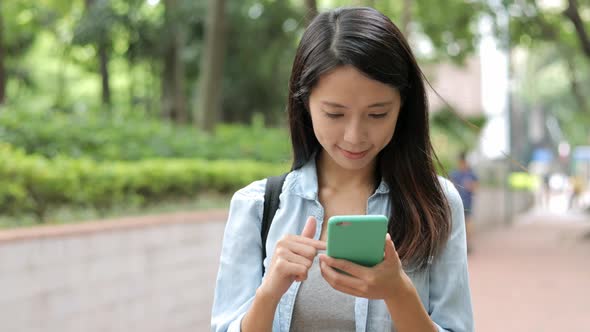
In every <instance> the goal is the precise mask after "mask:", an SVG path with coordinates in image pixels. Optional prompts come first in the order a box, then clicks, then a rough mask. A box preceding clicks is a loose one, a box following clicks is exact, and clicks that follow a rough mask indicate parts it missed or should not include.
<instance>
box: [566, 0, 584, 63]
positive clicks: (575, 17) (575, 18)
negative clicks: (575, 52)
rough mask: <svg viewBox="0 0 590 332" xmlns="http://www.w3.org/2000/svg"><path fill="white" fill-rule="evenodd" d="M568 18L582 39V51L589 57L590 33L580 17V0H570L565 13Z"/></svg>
mask: <svg viewBox="0 0 590 332" xmlns="http://www.w3.org/2000/svg"><path fill="white" fill-rule="evenodd" d="M563 14H564V15H565V16H567V18H569V19H570V21H572V23H573V24H574V27H575V28H576V34H577V35H578V39H579V40H580V45H581V47H582V51H584V54H585V55H586V57H587V58H590V37H588V33H587V32H586V27H585V26H584V22H583V21H582V18H581V17H580V12H579V10H578V1H577V0H569V1H568V7H567V9H566V10H565V12H564V13H563Z"/></svg>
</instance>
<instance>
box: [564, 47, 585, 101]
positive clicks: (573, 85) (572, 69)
mask: <svg viewBox="0 0 590 332" xmlns="http://www.w3.org/2000/svg"><path fill="white" fill-rule="evenodd" d="M565 58H566V59H565V62H566V64H567V68H568V72H569V78H570V89H571V91H572V94H573V95H574V99H575V100H576V103H577V104H578V107H579V108H580V111H582V112H590V109H589V108H588V103H587V102H586V97H585V95H584V93H583V92H582V91H583V90H582V87H580V82H579V80H578V75H577V72H578V71H577V69H576V64H575V59H574V57H573V56H568V55H566V57H565Z"/></svg>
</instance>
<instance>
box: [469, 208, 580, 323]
mask: <svg viewBox="0 0 590 332" xmlns="http://www.w3.org/2000/svg"><path fill="white" fill-rule="evenodd" d="M474 240H475V241H474V244H475V246H474V247H475V248H474V251H473V254H472V255H471V256H470V257H469V264H470V265H469V270H470V280H471V289H472V296H473V305H474V313H475V320H476V328H477V329H476V330H477V331H478V332H488V331H489V332H492V331H519V332H520V331H535V332H540V331H568V332H577V331H579V332H583V331H584V332H585V331H590V216H588V215H585V216H584V215H563V214H561V215H559V214H548V213H543V212H532V213H529V214H526V215H523V216H520V217H519V218H517V219H516V220H515V223H514V224H513V225H512V226H505V227H499V228H496V229H491V230H490V229H489V230H484V231H481V232H480V233H476V234H475V237H474Z"/></svg>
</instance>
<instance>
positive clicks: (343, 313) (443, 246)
mask: <svg viewBox="0 0 590 332" xmlns="http://www.w3.org/2000/svg"><path fill="white" fill-rule="evenodd" d="M288 113H289V123H290V130H291V141H292V145H293V153H294V161H293V165H292V170H291V172H290V173H289V174H288V176H287V178H286V180H285V183H284V185H283V190H282V194H281V195H280V207H279V209H278V211H277V213H276V215H275V217H274V221H273V222H272V225H271V228H270V230H269V233H268V238H267V241H266V244H265V245H266V252H267V257H266V258H265V259H264V260H263V258H262V240H261V235H260V230H261V218H262V212H263V203H264V202H263V201H264V188H265V183H266V182H265V180H262V181H256V182H254V183H252V184H250V185H249V186H247V187H245V188H243V189H241V190H239V191H238V192H237V193H236V194H235V195H234V197H233V199H232V202H231V207H230V213H229V220H228V222H227V226H226V230H225V234H224V239H223V248H222V252H221V258H220V266H219V272H218V278H217V286H216V290H215V299H214V304H213V311H212V321H211V323H212V330H213V331H283V332H288V331H401V332H403V331H420V332H424V331H454V332H458V331H472V330H473V317H472V309H471V298H470V291H469V283H468V272H467V254H466V241H465V224H464V218H463V206H462V203H461V198H460V196H459V194H458V193H457V191H456V190H455V188H454V187H453V185H452V184H451V183H450V182H449V181H447V180H446V179H443V178H441V177H438V176H437V175H436V172H435V167H434V162H433V160H436V157H435V154H434V151H433V148H432V145H431V142H430V137H429V132H428V103H427V99H426V93H425V88H424V83H423V79H422V73H421V71H420V69H419V67H418V65H417V63H416V60H415V58H414V56H413V54H412V52H411V50H410V47H409V46H408V43H407V42H406V40H405V38H404V37H403V36H402V34H401V32H400V31H399V30H398V28H397V27H396V26H395V25H394V24H393V23H392V22H391V21H390V20H389V19H388V18H387V17H386V16H384V15H383V14H381V13H379V12H378V11H376V10H374V9H370V8H344V9H336V10H333V11H329V12H325V13H322V14H320V15H318V16H317V17H316V18H315V19H314V20H313V22H311V24H310V25H309V27H308V28H307V30H306V31H305V33H304V35H303V37H302V40H301V42H300V44H299V48H298V49H297V53H296V55H295V60H294V64H293V70H292V74H291V80H290V92H289V107H288ZM345 214H383V215H387V216H389V226H388V233H389V234H388V235H387V240H386V246H385V248H384V260H383V262H382V263H380V264H378V265H376V266H374V267H372V268H367V267H363V266H360V265H356V264H354V263H352V262H348V261H345V260H338V259H333V258H331V257H328V256H326V255H325V254H323V253H322V252H323V251H324V250H325V248H326V243H325V240H326V235H327V234H326V229H327V226H326V225H327V220H328V219H329V218H330V217H331V216H334V215H345ZM263 265H264V276H263V275H262V274H263V268H262V266H263ZM336 269H339V270H342V271H344V272H346V274H343V273H340V272H337V271H336Z"/></svg>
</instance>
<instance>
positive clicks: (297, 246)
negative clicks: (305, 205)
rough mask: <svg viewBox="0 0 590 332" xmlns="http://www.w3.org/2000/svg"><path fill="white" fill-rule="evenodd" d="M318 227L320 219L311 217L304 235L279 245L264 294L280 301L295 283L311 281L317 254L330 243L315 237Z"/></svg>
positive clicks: (266, 279) (293, 236) (286, 239)
mask: <svg viewBox="0 0 590 332" xmlns="http://www.w3.org/2000/svg"><path fill="white" fill-rule="evenodd" d="M316 225H317V221H316V219H315V218H314V217H309V218H307V222H306V223H305V227H304V228H303V232H301V235H285V236H284V237H283V238H282V239H281V240H279V241H278V242H277V245H276V248H275V251H274V254H273V256H272V259H271V262H270V267H269V269H268V272H267V275H266V277H265V278H264V280H263V282H262V285H261V286H260V288H259V289H258V290H259V291H260V292H262V293H263V294H264V295H266V296H268V297H271V298H272V299H274V300H276V301H278V300H279V299H280V298H281V297H282V296H283V294H285V292H286V291H287V290H288V289H289V287H290V286H291V284H292V283H293V281H303V280H305V279H307V271H309V268H310V267H311V265H312V263H313V260H314V258H315V256H316V255H317V251H318V250H325V249H326V242H324V241H319V240H315V239H314V238H313V237H314V235H315V230H316Z"/></svg>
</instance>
